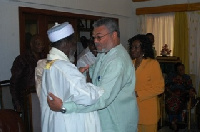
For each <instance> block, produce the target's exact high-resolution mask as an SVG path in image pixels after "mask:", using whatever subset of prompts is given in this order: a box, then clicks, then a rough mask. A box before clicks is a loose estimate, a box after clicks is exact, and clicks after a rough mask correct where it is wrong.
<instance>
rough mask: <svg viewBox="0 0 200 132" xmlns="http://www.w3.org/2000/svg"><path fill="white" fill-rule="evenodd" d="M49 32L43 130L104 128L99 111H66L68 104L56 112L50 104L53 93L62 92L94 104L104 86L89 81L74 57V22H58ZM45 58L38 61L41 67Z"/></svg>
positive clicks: (64, 98) (61, 131)
mask: <svg viewBox="0 0 200 132" xmlns="http://www.w3.org/2000/svg"><path fill="white" fill-rule="evenodd" d="M47 34H48V38H49V40H50V41H51V46H52V48H51V50H50V52H49V54H48V55H47V63H46V66H45V68H44V70H43V74H42V88H41V90H40V91H41V92H39V93H40V96H39V97H40V107H41V121H42V125H41V126H42V132H101V127H100V121H99V116H98V114H97V111H92V112H88V113H71V114H64V113H65V112H66V109H65V108H64V107H62V108H60V109H59V112H54V111H52V110H51V108H50V107H49V106H48V104H47V96H48V94H49V93H51V94H54V95H56V96H58V97H59V98H60V99H61V100H62V102H65V103H66V102H70V101H73V102H75V103H77V104H80V105H84V106H87V105H92V104H94V103H95V102H96V101H97V100H98V98H99V97H100V96H101V95H102V94H103V90H102V89H101V88H99V87H96V86H94V85H93V84H91V83H86V78H85V76H84V75H83V74H82V73H81V72H79V70H78V69H77V67H76V66H75V65H74V64H73V61H71V60H74V59H73V57H74V53H75V51H76V42H75V35H74V29H73V27H72V25H71V24H69V23H68V22H65V23H62V24H56V25H55V26H54V27H52V28H51V29H49V30H48V31H47ZM42 62H43V61H40V62H38V67H37V68H39V69H42V67H43V66H44V64H43V63H42ZM40 64H41V65H40ZM36 75H37V74H36ZM38 75H40V74H38ZM38 85H40V82H39V83H38ZM48 99H49V98H48Z"/></svg>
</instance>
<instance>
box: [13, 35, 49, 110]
mask: <svg viewBox="0 0 200 132" xmlns="http://www.w3.org/2000/svg"><path fill="white" fill-rule="evenodd" d="M43 50H44V44H43V40H42V38H41V37H40V36H39V35H34V36H32V38H31V40H30V49H28V50H27V51H26V52H25V53H24V54H22V55H19V56H17V57H16V58H15V61H14V62H13V66H12V68H11V74H12V76H11V78H10V83H11V86H10V93H11V95H12V100H13V105H14V108H15V110H16V111H17V112H23V111H24V103H25V101H24V98H25V95H26V94H27V93H28V92H30V91H32V90H33V91H35V67H36V66H37V61H38V60H40V59H43V58H45V55H44V54H43ZM30 88H33V89H30ZM22 114H23V113H22Z"/></svg>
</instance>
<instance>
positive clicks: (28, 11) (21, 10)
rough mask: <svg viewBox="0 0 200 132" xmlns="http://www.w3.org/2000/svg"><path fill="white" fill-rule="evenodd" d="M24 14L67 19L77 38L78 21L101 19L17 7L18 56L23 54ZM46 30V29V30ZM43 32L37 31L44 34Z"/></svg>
mask: <svg viewBox="0 0 200 132" xmlns="http://www.w3.org/2000/svg"><path fill="white" fill-rule="evenodd" d="M25 14H34V15H44V16H56V17H67V18H70V19H73V23H72V25H73V27H74V30H75V33H76V36H77V33H78V29H77V21H78V19H90V20H97V19H99V18H102V17H101V16H92V15H85V14H74V13H69V12H58V11H53V10H46V9H36V8H31V7H19V36H20V54H22V53H24V52H25ZM44 24H46V23H40V24H39V26H41V25H44ZM39 28H40V27H39ZM41 29H44V28H41ZM46 30H47V29H46ZM46 30H45V31H39V32H41V33H42V35H43V36H44V34H45V33H46Z"/></svg>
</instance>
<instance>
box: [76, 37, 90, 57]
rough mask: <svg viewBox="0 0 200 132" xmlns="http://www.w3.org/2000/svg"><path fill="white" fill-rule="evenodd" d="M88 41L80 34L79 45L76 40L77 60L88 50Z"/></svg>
mask: <svg viewBox="0 0 200 132" xmlns="http://www.w3.org/2000/svg"><path fill="white" fill-rule="evenodd" d="M88 42H89V40H88V39H87V38H86V37H85V36H81V38H80V43H81V46H80V43H79V42H78V46H77V60H79V58H80V57H81V56H83V55H84V54H86V53H87V52H89V48H88Z"/></svg>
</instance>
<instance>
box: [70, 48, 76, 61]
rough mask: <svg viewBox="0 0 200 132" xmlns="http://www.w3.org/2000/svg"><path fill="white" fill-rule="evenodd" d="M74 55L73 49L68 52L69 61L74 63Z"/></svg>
mask: <svg viewBox="0 0 200 132" xmlns="http://www.w3.org/2000/svg"><path fill="white" fill-rule="evenodd" d="M74 55H75V52H74V51H73V50H70V52H69V61H70V62H71V63H74V62H75V57H74Z"/></svg>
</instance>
